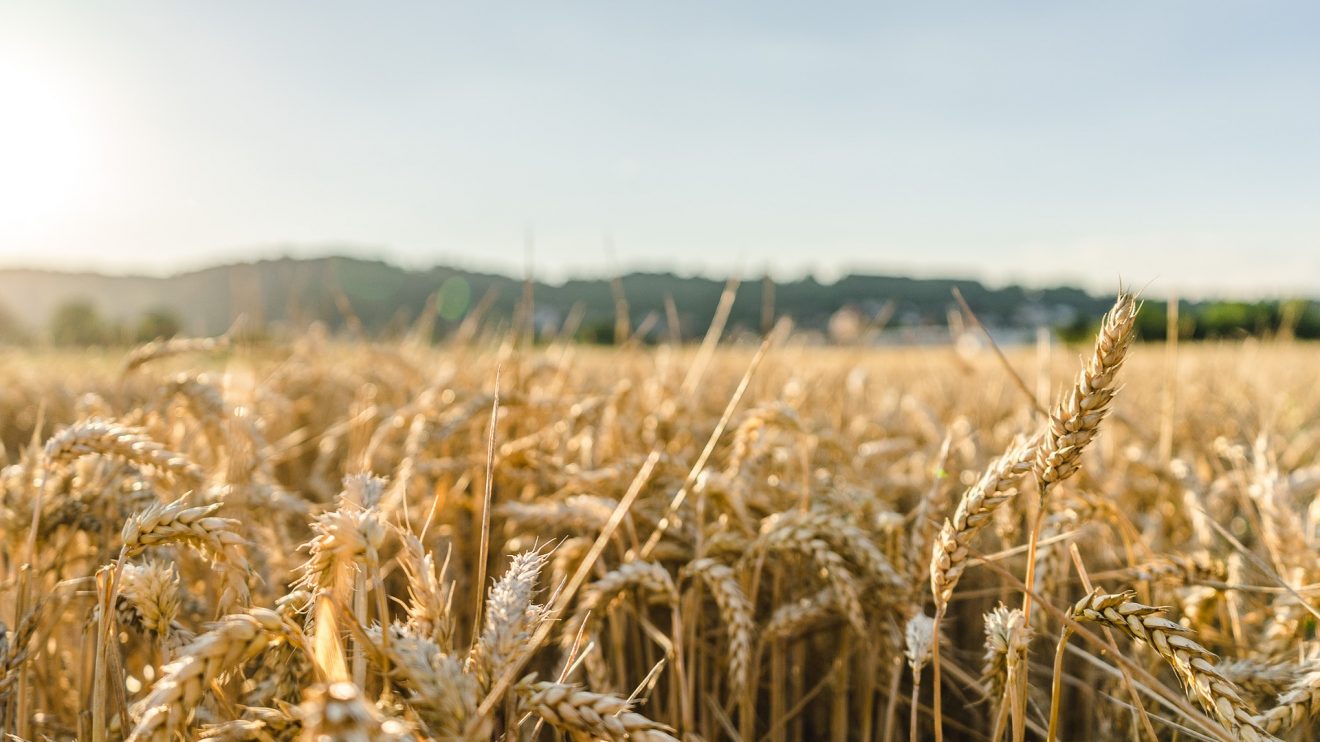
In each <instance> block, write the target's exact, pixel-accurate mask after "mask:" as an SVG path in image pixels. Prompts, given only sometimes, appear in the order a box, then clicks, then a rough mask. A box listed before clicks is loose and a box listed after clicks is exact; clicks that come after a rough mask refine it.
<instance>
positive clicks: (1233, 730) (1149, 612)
mask: <svg viewBox="0 0 1320 742" xmlns="http://www.w3.org/2000/svg"><path fill="white" fill-rule="evenodd" d="M1136 596H1137V594H1136V593H1135V592H1133V591H1131V590H1127V591H1124V592H1121V593H1112V594H1106V593H1104V592H1102V591H1100V590H1099V589H1097V590H1096V591H1094V592H1092V593H1091V594H1090V595H1088V596H1086V597H1085V598H1082V599H1081V600H1079V601H1077V604H1076V605H1074V606H1073V608H1072V610H1071V612H1070V614H1071V616H1072V618H1074V619H1075V620H1078V621H1093V622H1096V623H1101V624H1105V625H1108V626H1112V627H1114V628H1116V629H1118V630H1119V631H1121V632H1123V633H1125V634H1127V635H1128V636H1130V637H1132V638H1133V639H1136V640H1138V641H1142V642H1145V643H1146V644H1149V645H1150V646H1151V647H1152V648H1153V649H1154V650H1155V651H1156V653H1158V654H1159V655H1160V656H1161V657H1163V658H1164V660H1165V661H1166V662H1168V663H1169V667H1171V668H1172V669H1173V672H1174V674H1175V675H1177V676H1178V681H1179V682H1181V683H1182V686H1183V689H1184V690H1185V691H1186V692H1187V695H1189V696H1191V697H1193V698H1195V699H1196V700H1197V702H1198V703H1200V704H1201V707H1202V708H1204V709H1205V710H1206V712H1207V713H1209V714H1210V715H1211V716H1213V717H1214V718H1215V720H1216V721H1218V722H1219V723H1220V725H1222V726H1223V727H1224V729H1225V730H1227V731H1228V732H1229V733H1230V734H1232V735H1233V736H1234V737H1235V738H1237V739H1239V740H1244V741H1245V742H1256V741H1257V740H1262V739H1269V738H1270V736H1269V733H1268V732H1266V731H1265V729H1264V728H1263V727H1262V726H1261V724H1260V722H1259V721H1257V719H1256V716H1255V710H1254V709H1252V708H1251V706H1250V704H1248V703H1247V702H1246V701H1244V700H1243V699H1242V696H1241V694H1240V693H1239V692H1238V689H1237V687H1236V686H1234V685H1233V683H1231V682H1230V681H1229V680H1228V679H1227V678H1225V677H1224V676H1223V675H1221V674H1220V673H1219V671H1218V670H1216V669H1215V659H1216V657H1215V655H1214V654H1213V653H1211V652H1210V650H1208V649H1206V648H1205V647H1202V646H1201V645H1200V644H1197V643H1196V642H1195V641H1192V640H1191V639H1190V638H1188V636H1187V635H1188V634H1190V633H1192V630H1191V629H1189V628H1187V627H1185V626H1182V625H1180V624H1176V623H1174V622H1173V621H1170V620H1168V619H1166V618H1163V617H1161V616H1160V615H1158V614H1160V613H1163V612H1164V610H1165V609H1163V608H1157V607H1154V606H1149V605H1144V604H1142V603H1138V602H1136V601H1135V598H1136Z"/></svg>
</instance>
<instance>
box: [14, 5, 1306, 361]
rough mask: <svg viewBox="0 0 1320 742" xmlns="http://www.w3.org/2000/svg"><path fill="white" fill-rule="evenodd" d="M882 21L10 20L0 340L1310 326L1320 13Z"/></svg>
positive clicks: (1233, 331) (917, 10) (411, 13)
mask: <svg viewBox="0 0 1320 742" xmlns="http://www.w3.org/2000/svg"><path fill="white" fill-rule="evenodd" d="M876 5H877V4H874V3H848V2H837V3H828V4H821V3H813V4H805V3H804V4H797V5H789V4H767V3H752V2H729V3H720V4H718V5H715V4H709V3H688V2H670V3H663V4H661V3H586V2H583V3H562V4H546V3H481V4H476V3H469V4H458V3H434V2H411V3H409V2H399V3H391V4H389V5H388V6H387V7H386V6H380V5H367V4H361V3H348V2H318V3H314V4H313V3H282V4H278V5H273V4H268V3H256V2H227V3H211V4H181V3H169V2H153V1H149V0H143V1H140V2H132V3H114V4H99V5H92V4H83V3H74V2H59V1H51V0H43V1H30V2H29V1H27V0H8V1H7V2H5V3H3V4H0V100H2V101H3V108H2V109H0V111H2V115H0V341H2V342H7V343H19V344H28V343H30V344H51V343H53V344H67V345H89V344H91V345H95V344H120V343H130V342H140V341H144V340H149V339H152V338H156V337H163V336H169V335H173V334H176V333H184V334H216V333H220V332H223V331H225V330H226V329H227V328H228V327H230V326H231V325H232V323H233V322H234V320H235V318H236V317H238V316H240V315H242V316H244V317H246V319H247V322H248V323H249V326H250V327H255V328H262V329H263V330H264V331H266V332H270V333H278V332H298V331H301V330H303V329H305V328H306V327H308V326H310V325H313V324H321V325H324V326H326V327H327V328H328V329H330V330H331V331H335V332H352V333H360V334H364V335H368V336H372V337H386V336H390V335H401V334H403V333H406V332H423V333H425V334H426V335H427V336H428V337H431V338H436V339H439V338H443V337H445V336H447V335H450V334H452V333H455V332H458V331H459V330H460V328H462V327H464V323H465V322H466V323H467V326H468V327H472V326H473V325H474V323H484V324H483V326H489V327H499V326H504V327H507V326H509V325H510V324H512V323H524V324H525V326H526V327H527V328H528V329H530V330H532V331H534V332H535V334H536V336H538V337H548V336H559V335H571V336H574V337H577V338H579V339H582V340H584V341H591V342H602V343H611V342H619V341H621V340H622V339H624V338H633V339H636V340H639V341H642V342H654V341H658V340H665V339H673V338H681V339H693V338H699V337H700V335H701V333H703V332H704V331H705V328H706V326H707V325H708V324H709V323H710V321H711V317H712V316H713V315H715V313H716V307H717V304H718V303H719V300H720V297H721V295H722V294H724V293H726V291H733V289H734V282H736V293H735V294H734V296H735V297H736V298H735V299H734V302H733V305H732V307H731V308H730V310H729V315H728V316H729V325H730V327H731V328H732V330H733V331H732V332H731V333H729V335H730V336H731V337H734V338H737V337H740V336H741V337H750V336H752V335H754V334H757V333H760V332H762V331H764V330H765V328H766V327H767V326H768V325H769V323H770V322H771V321H772V320H773V318H774V317H776V316H779V315H789V316H791V317H792V318H793V319H794V321H795V322H796V324H797V327H798V329H799V331H800V333H801V335H802V336H803V337H806V338H808V339H814V340H818V341H819V342H834V343H875V344H885V343H927V342H945V341H947V339H948V337H949V333H950V330H953V331H955V332H956V331H958V330H959V329H960V328H959V327H958V325H959V323H960V322H962V321H963V320H962V319H961V316H960V315H959V314H958V313H957V310H956V306H957V305H956V303H955V302H954V300H953V298H952V295H951V289H952V288H954V287H957V288H959V289H960V290H961V292H962V294H963V295H964V296H965V297H966V299H967V301H968V302H969V303H970V304H971V305H972V306H973V307H974V308H975V309H976V311H977V313H978V314H979V316H980V318H981V319H982V320H983V321H985V322H986V324H988V325H990V326H991V327H992V328H993V331H994V333H995V335H996V337H997V338H999V339H1001V340H1002V341H1003V342H1005V343H1014V342H1025V341H1034V339H1035V338H1037V337H1038V336H1039V335H1040V334H1041V333H1042V332H1044V333H1051V334H1054V335H1055V336H1058V337H1061V338H1064V339H1067V338H1070V337H1074V336H1083V335H1085V334H1086V333H1087V332H1088V331H1089V324H1090V323H1092V322H1093V321H1094V319H1095V318H1096V317H1098V316H1099V314H1100V313H1101V312H1103V310H1104V309H1105V308H1106V307H1107V306H1108V305H1109V303H1110V301H1111V298H1112V294H1113V292H1114V290H1116V289H1117V288H1118V286H1119V285H1120V282H1122V283H1125V284H1127V285H1132V286H1135V287H1136V288H1138V289H1141V290H1142V292H1143V296H1144V297H1145V298H1146V299H1147V308H1146V310H1145V311H1143V313H1142V315H1141V317H1142V322H1143V327H1142V336H1143V337H1145V338H1147V339H1159V338H1162V337H1164V335H1165V334H1166V333H1167V332H1168V329H1169V328H1170V327H1176V328H1177V330H1178V331H1179V332H1180V333H1181V334H1183V335H1184V336H1186V337H1195V338H1234V337H1244V336H1276V335H1289V336H1297V337H1320V306H1318V305H1317V304H1316V303H1315V302H1314V300H1315V299H1317V298H1320V210H1317V209H1316V208H1315V205H1316V204H1317V203H1320V148H1318V147H1317V146H1316V143H1315V132H1316V131H1318V130H1320V96H1316V95H1315V81H1316V80H1317V79H1320V48H1317V46H1316V45H1315V43H1314V29H1315V28H1316V24H1317V22H1320V7H1317V6H1315V5H1314V4H1309V3H1300V2H1298V3H1270V4H1266V5H1257V4H1242V3H1232V2H1197V3H1191V2H1169V3H1160V4H1158V6H1151V5H1149V4H1136V3H1111V4H1106V5H1104V6H1103V7H1091V8H1084V7H1065V6H1060V5H1057V4H1050V3H1034V2H1018V3H996V4H993V5H990V4H984V3H947V4H940V5H939V6H938V7H936V6H935V5H931V4H924V5H920V6H915V5H914V6H913V7H888V8H886V7H876ZM1170 298H1176V299H1178V300H1180V302H1181V303H1180V305H1179V312H1178V316H1177V318H1176V322H1172V323H1171V322H1169V321H1168V317H1167V314H1166V307H1167V302H1168V301H1169V300H1170Z"/></svg>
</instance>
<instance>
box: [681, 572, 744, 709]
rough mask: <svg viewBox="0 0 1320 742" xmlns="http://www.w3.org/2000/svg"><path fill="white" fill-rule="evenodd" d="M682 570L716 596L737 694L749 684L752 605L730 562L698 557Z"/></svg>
mask: <svg viewBox="0 0 1320 742" xmlns="http://www.w3.org/2000/svg"><path fill="white" fill-rule="evenodd" d="M683 571H684V573H685V574H689V575H692V576H695V577H698V578H700V579H701V580H702V582H704V583H705V584H706V586H707V587H709V588H710V591H711V593H712V594H713V595H714V597H715V604H716V605H717V606H718V607H719V609H720V618H721V619H722V620H723V621H724V626H725V630H726V631H727V632H728V637H729V690H730V693H732V694H733V695H734V696H737V694H739V693H741V692H742V689H743V688H744V687H745V686H746V684H747V672H748V669H749V667H750V666H751V661H752V631H753V623H752V604H751V603H749V602H748V601H747V595H746V594H745V593H744V592H743V589H742V586H740V585H739V584H738V580H737V578H736V577H735V576H734V572H733V569H732V568H730V567H729V566H728V565H725V564H721V563H719V562H717V561H715V560H714V559H698V560H696V561H693V562H691V563H690V564H688V565H687V566H686V567H684V568H683Z"/></svg>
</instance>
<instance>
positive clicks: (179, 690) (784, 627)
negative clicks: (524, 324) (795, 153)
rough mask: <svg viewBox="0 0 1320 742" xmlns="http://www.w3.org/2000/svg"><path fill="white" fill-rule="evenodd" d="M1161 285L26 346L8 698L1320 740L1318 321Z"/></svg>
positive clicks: (218, 730) (697, 733)
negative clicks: (1275, 325) (691, 329)
mask: <svg viewBox="0 0 1320 742" xmlns="http://www.w3.org/2000/svg"><path fill="white" fill-rule="evenodd" d="M1138 309H1139V307H1138V305H1137V303H1136V302H1135V301H1134V300H1133V299H1132V298H1131V297H1129V296H1126V295H1121V296H1120V297H1119V299H1118V301H1117V302H1116V304H1115V306H1114V309H1113V310H1112V311H1111V312H1110V314H1109V315H1108V316H1107V317H1106V318H1105V320H1104V323H1103V326H1102V328H1101V331H1100V333H1099V335H1098V336H1097V338H1096V341H1095V344H1094V346H1087V347H1080V346H1079V347H1065V346H1062V345H1053V346H1050V345H1041V346H1039V347H1037V348H1025V349H1017V350H1013V349H1010V350H1008V351H1007V359H1006V361H1007V365H1005V363H1001V360H1000V358H999V357H998V356H996V354H995V353H994V352H992V351H991V350H990V349H984V348H979V347H977V346H975V345H973V344H967V343H959V344H951V345H950V346H948V347H938V348H921V349H911V348H909V349H851V348H820V347H809V346H807V345H804V344H802V343H800V342H798V341H797V340H796V339H795V338H794V336H792V335H791V334H788V333H783V332H777V333H775V334H774V335H773V336H772V337H771V338H770V339H768V340H767V341H766V343H765V344H764V345H763V346H761V347H760V348H759V349H758V348H756V347H743V346H730V347H720V348H719V349H714V348H713V346H707V347H703V348H689V347H678V346H659V347H646V346H641V345H625V346H623V347H621V348H615V349H601V348H591V347H584V346H578V345H573V344H569V343H559V342H552V343H545V344H537V345H532V344H528V343H525V342H520V341H519V340H518V339H517V338H516V337H514V336H503V337H500V336H492V337H483V338H480V339H469V340H466V341H464V342H461V343H454V344H450V345H443V346H439V347H432V346H430V345H429V344H421V343H417V342H412V341H410V340H407V339H404V340H400V341H398V342H390V343H383V342H382V343H368V342H365V341H349V340H336V339H332V338H329V337H327V336H326V335H325V334H324V333H316V332H309V333H307V334H305V335H303V336H300V337H297V338H293V339H291V340H288V341H280V342H273V341H271V342H262V343H256V342H251V343H246V342H239V341H234V342H228V341H227V340H226V339H223V338H222V339H217V340H176V341H168V342H164V343H156V344H152V345H149V346H146V347H144V348H140V349H137V350H136V351H133V352H132V353H129V354H127V355H125V354H124V353H122V352H109V351H101V352H79V353H73V352H55V351H42V352H31V353H20V352H17V351H14V352H7V353H6V355H4V356H3V357H0V442H2V443H3V447H4V451H3V456H4V464H5V468H4V469H3V471H2V472H0V621H2V622H3V627H0V629H2V630H0V720H2V721H3V723H2V724H0V726H2V727H3V731H4V733H5V734H6V735H10V736H8V737H7V738H8V739H15V740H46V739H51V740H66V739H78V740H94V741H96V742H101V741H102V740H119V739H128V740H134V741H146V740H154V741H160V742H164V741H166V740H175V739H206V740H341V739H342V740H432V739H434V740H451V739H472V740H484V739H509V740H526V739H606V740H626V739H630V740H665V739H674V738H678V739H685V740H687V739H691V740H699V739H700V740H717V739H735V740H776V741H777V740H810V739H831V740H886V741H888V740H906V739H950V740H1000V739H1014V740H1023V739H1033V740H1037V739H1067V740H1073V739H1115V740H1126V739H1132V740H1143V739H1145V740H1149V739H1159V740H1260V739H1271V738H1274V737H1278V738H1283V739H1292V740H1314V739H1320V733H1318V731H1317V725H1318V724H1320V722H1318V721H1317V719H1320V639H1317V636H1316V634H1317V617H1320V613H1317V606H1320V561H1318V559H1317V555H1318V554H1320V550H1318V547H1320V497H1318V495H1320V384H1317V370H1318V369H1320V347H1316V346H1314V345H1307V344H1304V343H1297V342H1289V341H1286V340H1266V341H1243V342H1224V343H1215V344H1209V343H1207V344H1183V345H1182V347H1174V346H1166V345H1143V344H1141V343H1134V342H1133V336H1132V317H1133V315H1134V313H1135V312H1136V311H1138ZM1097 319H1098V318H1097ZM1010 369H1011V371H1010Z"/></svg>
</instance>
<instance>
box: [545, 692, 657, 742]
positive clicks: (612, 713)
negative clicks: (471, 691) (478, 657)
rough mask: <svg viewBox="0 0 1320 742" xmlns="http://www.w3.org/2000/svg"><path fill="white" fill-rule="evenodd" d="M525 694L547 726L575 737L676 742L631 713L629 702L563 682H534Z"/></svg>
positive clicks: (649, 721) (647, 721)
mask: <svg viewBox="0 0 1320 742" xmlns="http://www.w3.org/2000/svg"><path fill="white" fill-rule="evenodd" d="M524 687H525V690H523V694H524V697H525V703H526V705H527V707H528V708H529V709H530V710H531V711H532V713H534V714H536V715H537V716H538V717H540V718H541V719H544V720H545V723H547V724H549V725H550V726H552V727H554V728H555V729H558V730H559V731H561V732H565V733H567V734H569V735H572V736H574V737H577V736H580V735H590V736H591V737H592V738H594V739H604V740H609V741H610V742H625V741H627V740H630V741H631V742H677V740H676V738H675V737H674V736H672V735H671V734H670V733H669V732H670V731H671V730H670V729H669V727H666V726H665V725H663V724H659V723H657V722H654V721H651V720H650V719H648V718H646V717H645V716H642V715H641V714H638V713H635V712H632V711H629V710H628V708H629V706H628V702H627V701H625V700H623V699H622V698H619V697H618V696H612V695H608V694H604V693H591V692H588V691H584V690H581V689H580V688H577V687H575V686H572V685H565V684H562V683H548V682H540V683H531V684H529V685H525V686H524Z"/></svg>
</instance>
